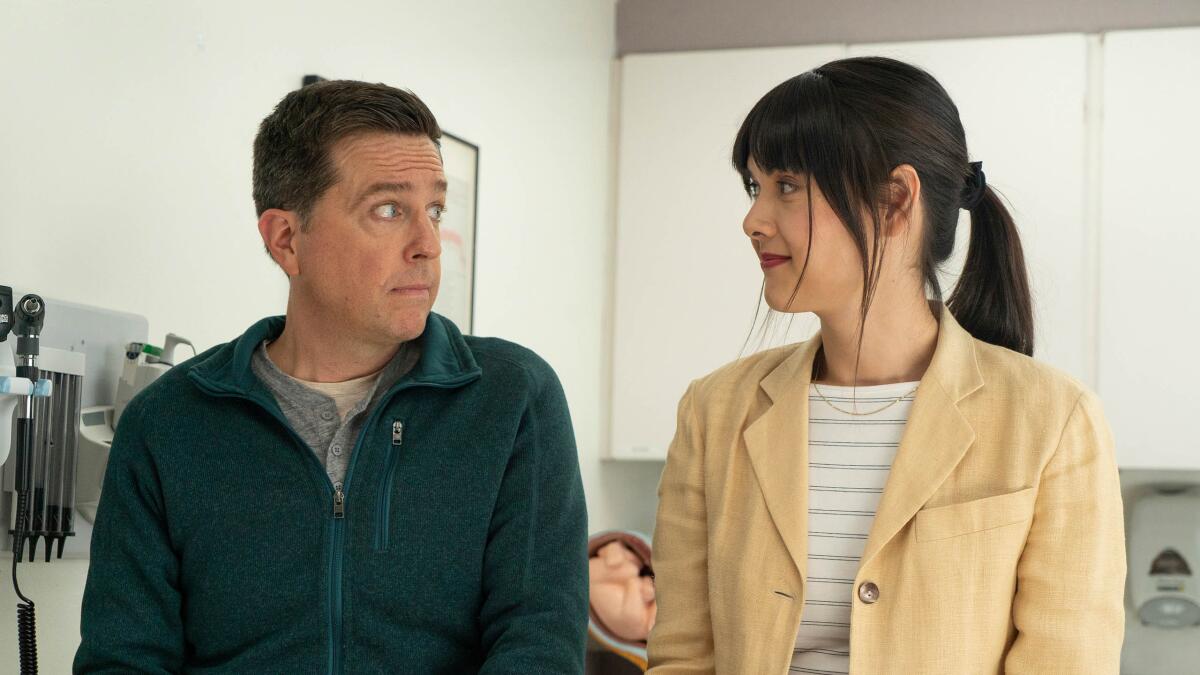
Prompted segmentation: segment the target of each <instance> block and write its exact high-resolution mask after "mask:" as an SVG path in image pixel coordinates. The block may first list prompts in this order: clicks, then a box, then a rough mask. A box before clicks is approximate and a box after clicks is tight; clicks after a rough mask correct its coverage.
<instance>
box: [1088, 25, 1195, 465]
mask: <svg viewBox="0 0 1200 675" xmlns="http://www.w3.org/2000/svg"><path fill="white" fill-rule="evenodd" d="M1103 86H1104V94H1103V97H1104V123H1103V127H1102V128H1103V132H1102V134H1101V141H1100V142H1101V148H1102V151H1101V155H1102V157H1103V164H1102V172H1103V177H1102V180H1101V182H1102V185H1103V189H1102V190H1101V194H1100V213H1101V221H1100V222H1101V230H1100V233H1101V234H1100V317H1099V322H1100V334H1099V340H1100V370H1099V388H1100V394H1101V397H1102V398H1103V399H1104V406H1105V412H1106V413H1107V415H1108V419H1109V421H1110V422H1111V424H1112V427H1113V431H1114V433H1115V436H1116V442H1117V459H1118V461H1119V463H1120V464H1121V465H1122V466H1123V467H1143V468H1167V469H1170V468H1196V467H1198V466H1200V443H1198V442H1197V441H1196V437H1197V436H1196V432H1195V431H1193V430H1192V429H1191V428H1190V425H1191V424H1192V423H1193V422H1195V421H1196V420H1197V418H1198V416H1200V394H1197V393H1196V391H1197V390H1196V383H1197V381H1200V357H1198V356H1197V346H1196V345H1197V334H1198V333H1200V297H1198V296H1200V281H1197V279H1200V277H1198V276H1197V274H1198V272H1197V267H1198V266H1200V265H1198V263H1200V259H1198V258H1197V255H1198V254H1197V250H1198V249H1200V207H1197V199H1196V197H1197V194H1198V193H1200V188H1198V184H1197V180H1198V178H1197V177H1198V175H1200V172H1197V171H1196V163H1197V158H1198V157H1200V123H1198V122H1197V120H1200V29H1196V28H1191V29H1178V30H1161V31H1131V32H1118V33H1109V34H1108V35H1106V36H1105V39H1104V85H1103Z"/></svg>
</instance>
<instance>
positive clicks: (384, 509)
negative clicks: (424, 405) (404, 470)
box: [373, 420, 404, 551]
mask: <svg viewBox="0 0 1200 675" xmlns="http://www.w3.org/2000/svg"><path fill="white" fill-rule="evenodd" d="M403 443H404V422H401V421H400V420H395V421H393V422H392V444H391V445H390V446H388V451H387V459H386V460H385V461H384V465H383V484H382V486H381V487H380V489H379V499H378V500H377V501H376V506H375V545H374V546H373V548H374V550H376V551H386V550H387V547H388V537H389V534H388V533H389V532H390V531H391V513H392V483H393V482H394V476H395V473H396V463H397V462H398V461H399V457H400V446H401V445H402V444H403Z"/></svg>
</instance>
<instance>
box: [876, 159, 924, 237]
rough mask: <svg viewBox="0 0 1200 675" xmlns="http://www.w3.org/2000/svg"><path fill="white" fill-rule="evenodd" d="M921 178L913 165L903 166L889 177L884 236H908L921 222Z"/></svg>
mask: <svg viewBox="0 0 1200 675" xmlns="http://www.w3.org/2000/svg"><path fill="white" fill-rule="evenodd" d="M920 211H921V177H920V176H918V175H917V170H916V169H914V168H913V167H912V165H911V164H901V165H900V166H898V167H896V168H895V169H892V173H891V175H890V176H888V184H887V195H886V202H885V204H884V218H883V223H884V235H885V236H888V237H895V236H899V235H902V234H907V233H908V231H909V227H910V226H911V225H912V224H913V223H919V222H921V218H920V215H921V214H920Z"/></svg>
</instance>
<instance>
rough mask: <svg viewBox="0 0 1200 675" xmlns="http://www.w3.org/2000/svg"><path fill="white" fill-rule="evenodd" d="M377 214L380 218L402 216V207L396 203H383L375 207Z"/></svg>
mask: <svg viewBox="0 0 1200 675" xmlns="http://www.w3.org/2000/svg"><path fill="white" fill-rule="evenodd" d="M375 215H376V216H378V217H380V218H388V219H391V218H397V217H399V216H400V207H399V206H396V205H395V204H381V205H380V206H376V207H375Z"/></svg>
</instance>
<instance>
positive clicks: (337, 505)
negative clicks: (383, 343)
mask: <svg viewBox="0 0 1200 675" xmlns="http://www.w3.org/2000/svg"><path fill="white" fill-rule="evenodd" d="M191 379H192V381H193V382H195V383H196V384H197V385H198V386H199V387H200V388H201V389H203V390H204V391H207V392H208V393H209V394H211V395H213V396H216V397H219V398H240V399H245V400H248V401H252V402H254V403H257V404H258V406H259V407H260V408H262V409H264V410H266V411H267V413H268V414H270V415H271V417H273V418H275V420H276V421H277V422H279V423H280V424H282V425H283V427H284V428H285V429H287V431H288V433H289V434H291V436H292V440H294V441H295V442H296V446H297V447H298V448H300V449H301V450H302V451H303V452H302V454H304V455H307V456H308V458H309V461H311V462H312V465H313V466H315V467H316V468H317V470H318V471H320V472H321V476H323V477H324V478H325V486H326V488H327V489H328V490H329V492H330V494H331V495H332V496H333V518H332V519H331V520H330V534H329V538H330V544H329V660H328V668H329V673H330V675H340V673H341V671H342V641H341V638H342V632H343V627H342V624H343V617H342V553H343V550H342V549H343V548H345V544H344V539H345V534H344V529H345V522H346V521H345V516H346V493H347V492H349V485H350V478H351V477H352V476H353V475H354V467H355V466H356V465H357V464H358V458H359V457H360V456H361V455H362V452H361V448H362V442H363V439H364V438H365V437H366V435H367V432H368V431H369V430H370V429H371V428H372V427H374V426H375V424H376V422H377V421H378V418H379V413H380V412H381V411H382V410H383V409H384V408H386V407H387V404H388V403H390V402H391V400H392V399H393V398H395V396H396V394H399V393H400V392H402V391H404V390H406V389H411V388H414V387H429V388H432V389H454V388H457V387H459V386H462V385H464V384H467V383H468V382H471V381H473V380H475V379H478V375H475V374H471V375H466V376H461V377H458V378H455V379H453V380H447V381H445V382H422V381H419V380H410V381H408V382H405V383H402V384H400V385H398V386H396V387H395V388H393V389H392V390H391V391H389V392H387V394H385V395H384V397H383V398H382V399H380V401H379V404H378V405H376V406H375V409H374V410H373V411H372V412H371V417H370V418H369V419H368V420H367V423H366V424H364V425H363V428H362V430H361V431H359V433H358V439H357V440H356V441H355V443H354V451H353V454H352V456H351V457H350V466H349V467H347V469H346V478H345V481H344V482H343V483H342V488H341V489H336V488H335V487H334V485H333V481H332V480H330V479H329V474H327V473H325V467H323V466H321V462H320V461H319V460H317V456H316V455H315V454H314V453H313V452H312V451H311V450H310V449H309V448H308V444H307V443H305V442H304V439H302V438H300V435H299V434H297V433H296V430H295V429H292V425H291V424H290V423H289V422H288V421H287V419H285V418H284V417H283V415H282V413H278V412H276V411H275V410H273V409H272V408H271V406H270V405H268V404H266V403H263V402H262V401H261V400H259V399H258V398H255V397H254V396H250V395H248V394H244V393H242V392H239V391H231V390H228V389H224V388H221V387H217V386H215V385H213V384H212V383H210V382H208V381H205V380H203V379H202V378H199V377H193V378H191ZM403 434H404V429H403V425H401V427H400V429H399V435H397V430H396V428H395V426H394V425H393V429H392V446H391V448H389V452H388V463H389V465H390V464H393V463H394V462H393V460H392V455H394V454H395V453H394V452H392V450H393V449H394V448H395V447H396V446H398V445H399V442H400V441H402V440H403ZM389 476H390V472H389ZM389 481H390V478H389Z"/></svg>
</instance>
